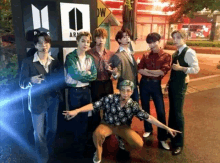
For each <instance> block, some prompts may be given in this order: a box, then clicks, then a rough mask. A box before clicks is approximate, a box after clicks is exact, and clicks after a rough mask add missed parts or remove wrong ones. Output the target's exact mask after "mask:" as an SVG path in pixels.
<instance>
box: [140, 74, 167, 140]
mask: <svg viewBox="0 0 220 163" xmlns="http://www.w3.org/2000/svg"><path fill="white" fill-rule="evenodd" d="M140 95H141V104H142V108H143V110H145V111H146V112H147V113H149V114H150V97H152V99H153V101H154V105H155V108H156V112H157V119H158V120H159V121H160V122H161V123H163V124H165V125H166V116H165V109H164V101H163V94H162V90H161V81H160V80H150V79H145V78H142V79H141V82H140ZM144 128H145V132H152V130H153V128H152V124H151V123H149V122H147V121H144ZM157 131H158V134H157V138H158V140H160V141H165V140H167V131H166V130H164V129H162V128H159V127H158V129H157Z"/></svg>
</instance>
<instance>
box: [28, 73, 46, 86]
mask: <svg viewBox="0 0 220 163" xmlns="http://www.w3.org/2000/svg"><path fill="white" fill-rule="evenodd" d="M42 80H44V79H43V78H42V74H40V75H36V76H33V77H31V83H33V84H41V82H42Z"/></svg>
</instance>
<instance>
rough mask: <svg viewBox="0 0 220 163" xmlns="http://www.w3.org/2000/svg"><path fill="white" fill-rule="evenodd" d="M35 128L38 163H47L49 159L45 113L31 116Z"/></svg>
mask: <svg viewBox="0 0 220 163" xmlns="http://www.w3.org/2000/svg"><path fill="white" fill-rule="evenodd" d="M31 116H32V123H33V128H34V139H35V149H36V152H37V160H38V163H46V162H47V161H48V159H49V155H48V148H47V141H46V136H45V134H44V119H45V113H41V114H31Z"/></svg>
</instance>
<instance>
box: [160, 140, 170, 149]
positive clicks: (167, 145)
mask: <svg viewBox="0 0 220 163" xmlns="http://www.w3.org/2000/svg"><path fill="white" fill-rule="evenodd" d="M159 147H161V148H163V149H166V150H170V146H169V144H168V143H167V142H166V141H160V142H159Z"/></svg>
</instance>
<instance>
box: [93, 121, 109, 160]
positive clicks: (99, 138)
mask: <svg viewBox="0 0 220 163" xmlns="http://www.w3.org/2000/svg"><path fill="white" fill-rule="evenodd" d="M111 134H112V129H111V127H109V126H108V125H106V124H100V125H99V126H98V127H97V128H96V130H95V131H94V133H93V142H94V145H95V147H96V155H97V160H96V161H99V160H101V159H102V144H103V143H104V141H105V138H106V137H108V136H110V135H111Z"/></svg>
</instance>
